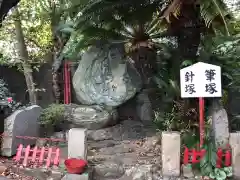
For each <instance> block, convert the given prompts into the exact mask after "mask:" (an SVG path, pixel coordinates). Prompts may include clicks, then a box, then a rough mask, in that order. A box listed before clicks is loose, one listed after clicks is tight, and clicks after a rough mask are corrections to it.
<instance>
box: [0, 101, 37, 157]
mask: <svg viewBox="0 0 240 180" xmlns="http://www.w3.org/2000/svg"><path fill="white" fill-rule="evenodd" d="M40 113H41V107H40V106H37V105H33V106H30V107H27V108H25V109H22V110H17V111H15V112H14V113H12V114H11V115H10V116H9V117H7V118H6V119H5V120H4V134H6V137H4V138H3V141H2V148H1V150H2V152H1V153H2V155H3V156H8V157H10V156H13V155H15V154H16V151H17V148H18V146H19V144H23V145H24V146H26V145H33V144H35V143H36V140H30V139H20V138H16V136H31V137H38V136H39V116H40Z"/></svg>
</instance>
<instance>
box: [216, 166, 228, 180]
mask: <svg viewBox="0 0 240 180" xmlns="http://www.w3.org/2000/svg"><path fill="white" fill-rule="evenodd" d="M214 173H215V178H216V179H217V180H225V179H226V178H227V175H226V173H225V172H224V170H223V169H218V168H215V169H214Z"/></svg>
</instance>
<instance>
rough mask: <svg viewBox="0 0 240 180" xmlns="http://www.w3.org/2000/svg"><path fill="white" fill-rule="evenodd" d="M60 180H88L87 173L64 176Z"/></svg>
mask: <svg viewBox="0 0 240 180" xmlns="http://www.w3.org/2000/svg"><path fill="white" fill-rule="evenodd" d="M62 180H89V176H88V173H84V174H66V175H65V176H64V177H63V178H62Z"/></svg>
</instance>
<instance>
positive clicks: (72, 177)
mask: <svg viewBox="0 0 240 180" xmlns="http://www.w3.org/2000/svg"><path fill="white" fill-rule="evenodd" d="M68 158H81V159H84V160H87V129H81V128H73V129H70V130H69V132H68ZM88 179H89V174H88V173H84V174H66V175H65V176H64V177H63V178H62V180H88Z"/></svg>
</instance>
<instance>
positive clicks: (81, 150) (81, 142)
mask: <svg viewBox="0 0 240 180" xmlns="http://www.w3.org/2000/svg"><path fill="white" fill-rule="evenodd" d="M68 158H82V159H84V160H86V159H87V129H80V128H73V129H70V130H69V132H68Z"/></svg>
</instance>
